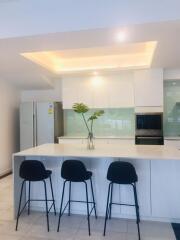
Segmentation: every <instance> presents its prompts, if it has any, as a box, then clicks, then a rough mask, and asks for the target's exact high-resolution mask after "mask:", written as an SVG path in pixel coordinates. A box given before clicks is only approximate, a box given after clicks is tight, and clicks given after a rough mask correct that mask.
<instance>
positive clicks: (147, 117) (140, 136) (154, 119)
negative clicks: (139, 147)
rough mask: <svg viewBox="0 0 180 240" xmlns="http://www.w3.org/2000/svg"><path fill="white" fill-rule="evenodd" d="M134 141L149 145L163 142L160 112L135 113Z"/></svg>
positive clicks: (161, 115)
mask: <svg viewBox="0 0 180 240" xmlns="http://www.w3.org/2000/svg"><path fill="white" fill-rule="evenodd" d="M135 143H136V144H150V145H162V144H164V138H163V114H162V113H137V114H136V132H135Z"/></svg>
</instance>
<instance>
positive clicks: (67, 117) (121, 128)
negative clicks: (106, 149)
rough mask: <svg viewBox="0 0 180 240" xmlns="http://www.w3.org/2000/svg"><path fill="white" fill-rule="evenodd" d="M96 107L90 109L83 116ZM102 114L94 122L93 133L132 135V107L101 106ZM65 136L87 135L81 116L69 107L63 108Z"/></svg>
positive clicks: (87, 115)
mask: <svg viewBox="0 0 180 240" xmlns="http://www.w3.org/2000/svg"><path fill="white" fill-rule="evenodd" d="M95 110H97V109H91V110H90V111H89V112H88V113H87V114H85V117H86V118H87V119H88V117H90V115H91V114H92V113H93V111H95ZM103 110H104V115H103V116H101V117H100V118H99V119H97V120H96V121H95V122H94V128H93V129H94V135H95V136H96V137H106V136H108V137H111V136H114V137H119V136H121V137H133V136H134V129H135V126H134V125H135V114H134V108H109V109H108V108H103ZM64 134H65V136H84V137H87V129H86V127H85V125H84V122H83V119H82V116H81V115H80V114H77V113H75V112H74V111H73V110H71V109H65V110H64Z"/></svg>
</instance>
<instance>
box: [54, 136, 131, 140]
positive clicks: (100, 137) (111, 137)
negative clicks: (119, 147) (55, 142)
mask: <svg viewBox="0 0 180 240" xmlns="http://www.w3.org/2000/svg"><path fill="white" fill-rule="evenodd" d="M94 138H95V139H135V137H132V136H125V137H120V136H119V137H117V136H98V137H94ZM58 139H87V137H85V136H60V137H58Z"/></svg>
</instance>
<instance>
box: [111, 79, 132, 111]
mask: <svg viewBox="0 0 180 240" xmlns="http://www.w3.org/2000/svg"><path fill="white" fill-rule="evenodd" d="M108 97H109V107H110V108H128V107H134V89H133V79H132V78H129V76H128V77H127V76H126V78H125V79H124V78H121V76H119V77H118V78H116V79H113V81H112V82H111V80H110V82H109V90H108Z"/></svg>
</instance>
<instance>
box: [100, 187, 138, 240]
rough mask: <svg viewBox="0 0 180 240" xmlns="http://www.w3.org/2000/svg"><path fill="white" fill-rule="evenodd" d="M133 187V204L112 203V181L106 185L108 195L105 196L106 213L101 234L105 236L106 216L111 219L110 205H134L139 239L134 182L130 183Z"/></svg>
mask: <svg viewBox="0 0 180 240" xmlns="http://www.w3.org/2000/svg"><path fill="white" fill-rule="evenodd" d="M130 185H132V187H133V192H134V201H135V205H132V204H121V203H113V202H112V195H113V183H112V182H110V183H109V187H108V196H107V203H106V215H105V221H104V232H103V235H104V236H105V234H106V225H107V220H108V218H109V219H111V209H112V205H123V206H134V207H135V210H136V223H137V229H138V238H139V240H140V239H141V236H140V227H139V223H140V216H139V205H138V198H137V191H136V183H133V184H130Z"/></svg>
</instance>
